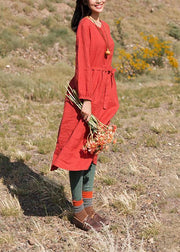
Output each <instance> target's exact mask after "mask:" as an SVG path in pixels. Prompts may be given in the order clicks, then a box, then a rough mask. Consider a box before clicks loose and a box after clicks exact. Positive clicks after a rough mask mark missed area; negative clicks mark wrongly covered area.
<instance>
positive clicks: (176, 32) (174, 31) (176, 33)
mask: <svg viewBox="0 0 180 252" xmlns="http://www.w3.org/2000/svg"><path fill="white" fill-rule="evenodd" d="M169 36H171V37H173V38H175V39H177V40H180V26H178V25H176V24H170V25H169Z"/></svg>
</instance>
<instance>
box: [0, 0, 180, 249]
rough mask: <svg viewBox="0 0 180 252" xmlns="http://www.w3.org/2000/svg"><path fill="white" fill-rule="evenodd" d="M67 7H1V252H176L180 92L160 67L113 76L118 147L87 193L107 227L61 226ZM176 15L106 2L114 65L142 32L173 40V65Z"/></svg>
mask: <svg viewBox="0 0 180 252" xmlns="http://www.w3.org/2000/svg"><path fill="white" fill-rule="evenodd" d="M74 4H75V1H70V0H66V1H65V0H53V1H52V0H51V1H50V0H42V1H40V0H38V1H33V0H21V1H20V0H17V1H14V0H7V1H2V0H0V227H1V228H0V251H38V252H39V251H58V252H59V251H68V252H69V251H75V252H76V251H77V252H78V251H107V252H110V251H116V252H119V251H122V252H123V251H155V252H159V251H164V252H172V251H173V252H177V251H179V250H180V243H179V232H180V222H179V214H180V212H179V209H180V207H179V206H180V186H179V185H180V183H179V177H180V165H179V164H180V158H179V150H180V145H179V140H180V139H179V116H180V110H179V103H180V86H179V84H178V83H175V82H174V78H173V75H174V73H173V71H172V70H171V69H170V68H169V67H167V66H166V67H165V68H154V69H153V71H152V72H150V73H149V74H143V75H140V76H138V77H137V78H136V79H135V80H131V81H128V80H125V79H122V78H121V76H120V78H119V76H118V75H117V77H118V79H117V87H118V94H119V100H120V109H119V111H118V113H117V115H116V116H115V117H114V119H113V123H115V124H116V125H117V126H118V129H117V144H116V145H114V146H111V148H110V150H109V151H107V152H103V153H101V154H100V155H99V161H98V165H97V174H96V181H95V193H94V195H95V200H94V203H95V208H96V209H97V210H99V211H102V212H103V213H104V214H105V215H108V216H109V217H110V220H111V225H110V227H109V228H104V230H103V231H102V232H101V233H96V232H94V231H91V232H88V233H84V232H83V231H81V230H78V229H76V228H75V227H74V226H73V225H71V224H70V222H69V221H68V218H69V217H70V216H71V211H72V209H71V203H70V202H71V195H70V189H69V180H68V173H67V172H66V171H57V172H49V169H50V163H51V158H52V154H53V150H54V147H55V142H56V137H57V131H58V127H59V122H60V119H61V116H62V113H63V100H64V92H65V88H64V86H65V85H66V83H68V82H69V80H70V79H71V78H72V77H73V74H74V61H75V59H74V56H75V47H74V43H75V35H74V33H73V32H72V31H71V30H70V19H71V16H72V13H73V8H74ZM179 14H180V9H179V1H178V0H173V1H170V0H166V1H158V2H157V1H154V0H153V1H148V0H147V1H145V0H144V1H143V0H140V1H135V0H130V1H124V0H123V1H116V0H111V1H110V0H109V1H108V0H107V6H106V9H105V12H104V13H103V15H102V19H103V20H105V21H107V22H108V23H109V25H110V27H111V31H112V36H113V38H114V41H115V55H114V59H113V63H117V62H118V53H117V52H118V48H122V47H123V48H125V49H126V50H128V51H130V50H131V48H132V47H133V46H134V45H135V44H139V45H141V44H142V38H141V36H140V33H141V32H143V33H144V34H154V35H155V36H158V37H159V38H161V39H163V40H168V41H171V43H172V48H173V51H174V53H175V56H176V58H177V59H178V60H179V57H180V41H179V39H180V38H179V33H180V31H179V27H180V23H179ZM117 19H119V20H120V29H119V30H118V28H117V25H116V24H115V20H117Z"/></svg>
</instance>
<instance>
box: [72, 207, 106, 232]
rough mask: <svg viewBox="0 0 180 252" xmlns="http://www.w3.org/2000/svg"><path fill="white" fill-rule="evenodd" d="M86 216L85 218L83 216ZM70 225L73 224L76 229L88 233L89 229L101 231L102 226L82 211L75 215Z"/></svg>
mask: <svg viewBox="0 0 180 252" xmlns="http://www.w3.org/2000/svg"><path fill="white" fill-rule="evenodd" d="M85 215H86V216H85ZM71 223H72V224H74V225H75V226H76V227H78V228H80V229H82V230H84V231H88V230H90V229H94V230H96V231H97V232H99V231H100V230H101V229H102V226H101V224H100V223H99V222H97V221H95V220H94V219H92V218H91V217H90V216H89V215H88V214H87V213H86V212H85V210H84V209H83V210H82V211H81V212H79V213H75V214H74V216H73V218H72V220H71Z"/></svg>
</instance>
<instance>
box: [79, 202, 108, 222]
mask: <svg viewBox="0 0 180 252" xmlns="http://www.w3.org/2000/svg"><path fill="white" fill-rule="evenodd" d="M84 209H85V211H86V213H87V214H88V215H89V216H90V217H91V218H92V219H93V220H94V221H96V222H98V223H100V224H101V225H109V223H110V221H109V220H108V219H107V218H105V217H101V216H100V215H99V214H98V213H96V212H95V211H94V209H93V206H89V207H86V208H84Z"/></svg>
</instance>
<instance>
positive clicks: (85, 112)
mask: <svg viewBox="0 0 180 252" xmlns="http://www.w3.org/2000/svg"><path fill="white" fill-rule="evenodd" d="M81 114H82V117H83V119H84V120H85V121H87V122H89V119H90V117H91V101H89V100H84V102H83V105H82V109H81Z"/></svg>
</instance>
